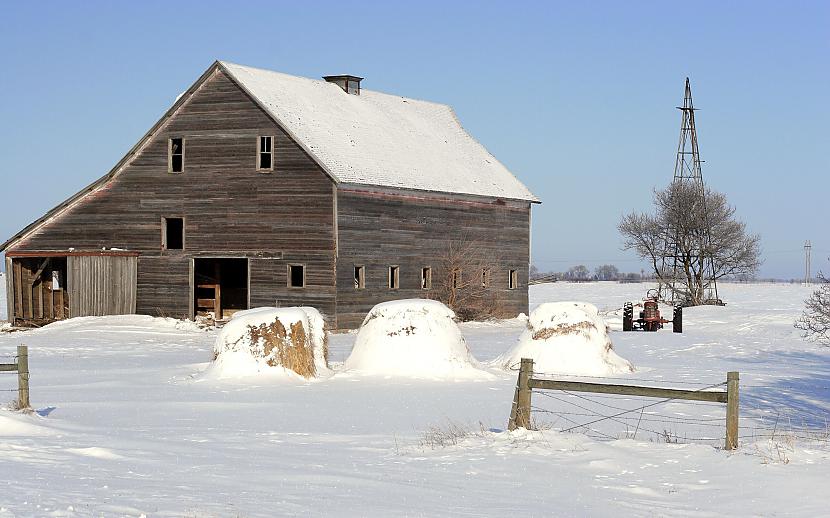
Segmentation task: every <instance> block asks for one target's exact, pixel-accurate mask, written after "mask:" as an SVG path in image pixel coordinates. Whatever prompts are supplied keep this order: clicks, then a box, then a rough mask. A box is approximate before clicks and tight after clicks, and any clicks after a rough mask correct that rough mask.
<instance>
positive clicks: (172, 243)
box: [161, 218, 184, 250]
mask: <svg viewBox="0 0 830 518" xmlns="http://www.w3.org/2000/svg"><path fill="white" fill-rule="evenodd" d="M161 247H162V248H163V249H164V250H184V218H162V227H161Z"/></svg>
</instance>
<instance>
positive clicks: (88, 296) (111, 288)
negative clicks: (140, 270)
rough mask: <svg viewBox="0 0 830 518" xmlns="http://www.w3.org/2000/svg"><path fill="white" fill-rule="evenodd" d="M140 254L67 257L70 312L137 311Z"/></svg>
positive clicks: (79, 314) (89, 313) (125, 312)
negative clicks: (136, 255) (138, 260)
mask: <svg viewBox="0 0 830 518" xmlns="http://www.w3.org/2000/svg"><path fill="white" fill-rule="evenodd" d="M137 259H138V258H137V257H124V256H70V257H67V259H66V262H67V274H68V278H67V288H68V290H69V316H70V317H89V316H101V315H127V314H131V313H135V305H136V274H137V269H136V265H137Z"/></svg>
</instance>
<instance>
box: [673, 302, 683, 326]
mask: <svg viewBox="0 0 830 518" xmlns="http://www.w3.org/2000/svg"><path fill="white" fill-rule="evenodd" d="M672 331H674V332H675V333H682V332H683V306H680V305H678V306H675V307H674V317H673V318H672Z"/></svg>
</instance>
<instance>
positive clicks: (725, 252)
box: [618, 182, 761, 306]
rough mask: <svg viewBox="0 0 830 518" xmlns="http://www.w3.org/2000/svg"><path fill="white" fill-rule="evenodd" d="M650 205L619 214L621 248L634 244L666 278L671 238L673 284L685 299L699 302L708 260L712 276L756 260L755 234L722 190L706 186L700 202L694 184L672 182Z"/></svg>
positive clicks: (747, 267)
mask: <svg viewBox="0 0 830 518" xmlns="http://www.w3.org/2000/svg"><path fill="white" fill-rule="evenodd" d="M654 207H655V213H654V214H643V213H636V212H632V213H631V214H627V215H625V216H623V218H622V220H621V221H620V224H619V227H618V228H619V230H620V233H621V234H622V235H623V249H624V250H634V251H635V252H636V253H637V255H639V256H640V258H641V259H646V260H648V261H649V263H650V264H651V268H652V270H653V271H654V274H655V275H656V276H657V279H658V280H661V281H669V280H671V279H672V276H673V273H674V272H673V271H671V267H672V263H671V262H669V261H666V264H663V263H664V261H663V259H664V258H665V257H667V256H668V255H670V254H672V253H673V250H670V249H669V246H668V243H669V242H671V241H675V242H676V243H677V249H678V259H679V261H680V265H681V268H682V272H681V275H680V278H679V279H675V290H676V292H677V293H676V295H679V298H685V299H686V303H687V304H689V305H692V306H695V305H699V304H703V303H704V302H705V294H706V288H708V287H709V286H708V283H709V282H710V280H709V278H708V277H709V275H707V268H708V267H709V266H710V264H711V266H712V269H713V271H712V272H711V273H712V275H711V276H712V277H713V278H714V279H715V280H717V279H720V278H721V277H724V276H726V275H752V274H754V273H755V272H756V271H757V270H758V267H759V266H760V265H761V245H760V242H761V238H760V237H759V236H758V235H757V234H748V233H747V230H746V225H745V224H744V223H743V222H741V221H739V220H738V219H736V218H735V208H734V207H732V206H730V205H729V203H728V202H727V200H726V197H725V196H724V195H723V194H721V193H719V192H715V191H712V190H710V189H708V188H707V189H706V197H705V202H704V201H703V198H702V197H701V196H700V191H699V187H698V186H696V185H694V184H692V183H689V182H673V183H672V184H671V185H670V186H669V187H667V188H666V189H663V190H655V192H654ZM670 233H672V234H673V235H669V234H670ZM710 261H711V263H710Z"/></svg>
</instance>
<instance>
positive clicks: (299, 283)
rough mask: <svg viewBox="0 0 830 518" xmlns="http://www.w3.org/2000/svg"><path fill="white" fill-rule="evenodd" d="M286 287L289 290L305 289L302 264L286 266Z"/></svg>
mask: <svg viewBox="0 0 830 518" xmlns="http://www.w3.org/2000/svg"><path fill="white" fill-rule="evenodd" d="M288 286H289V287H291V288H305V266H304V265H302V264H289V265H288Z"/></svg>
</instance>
